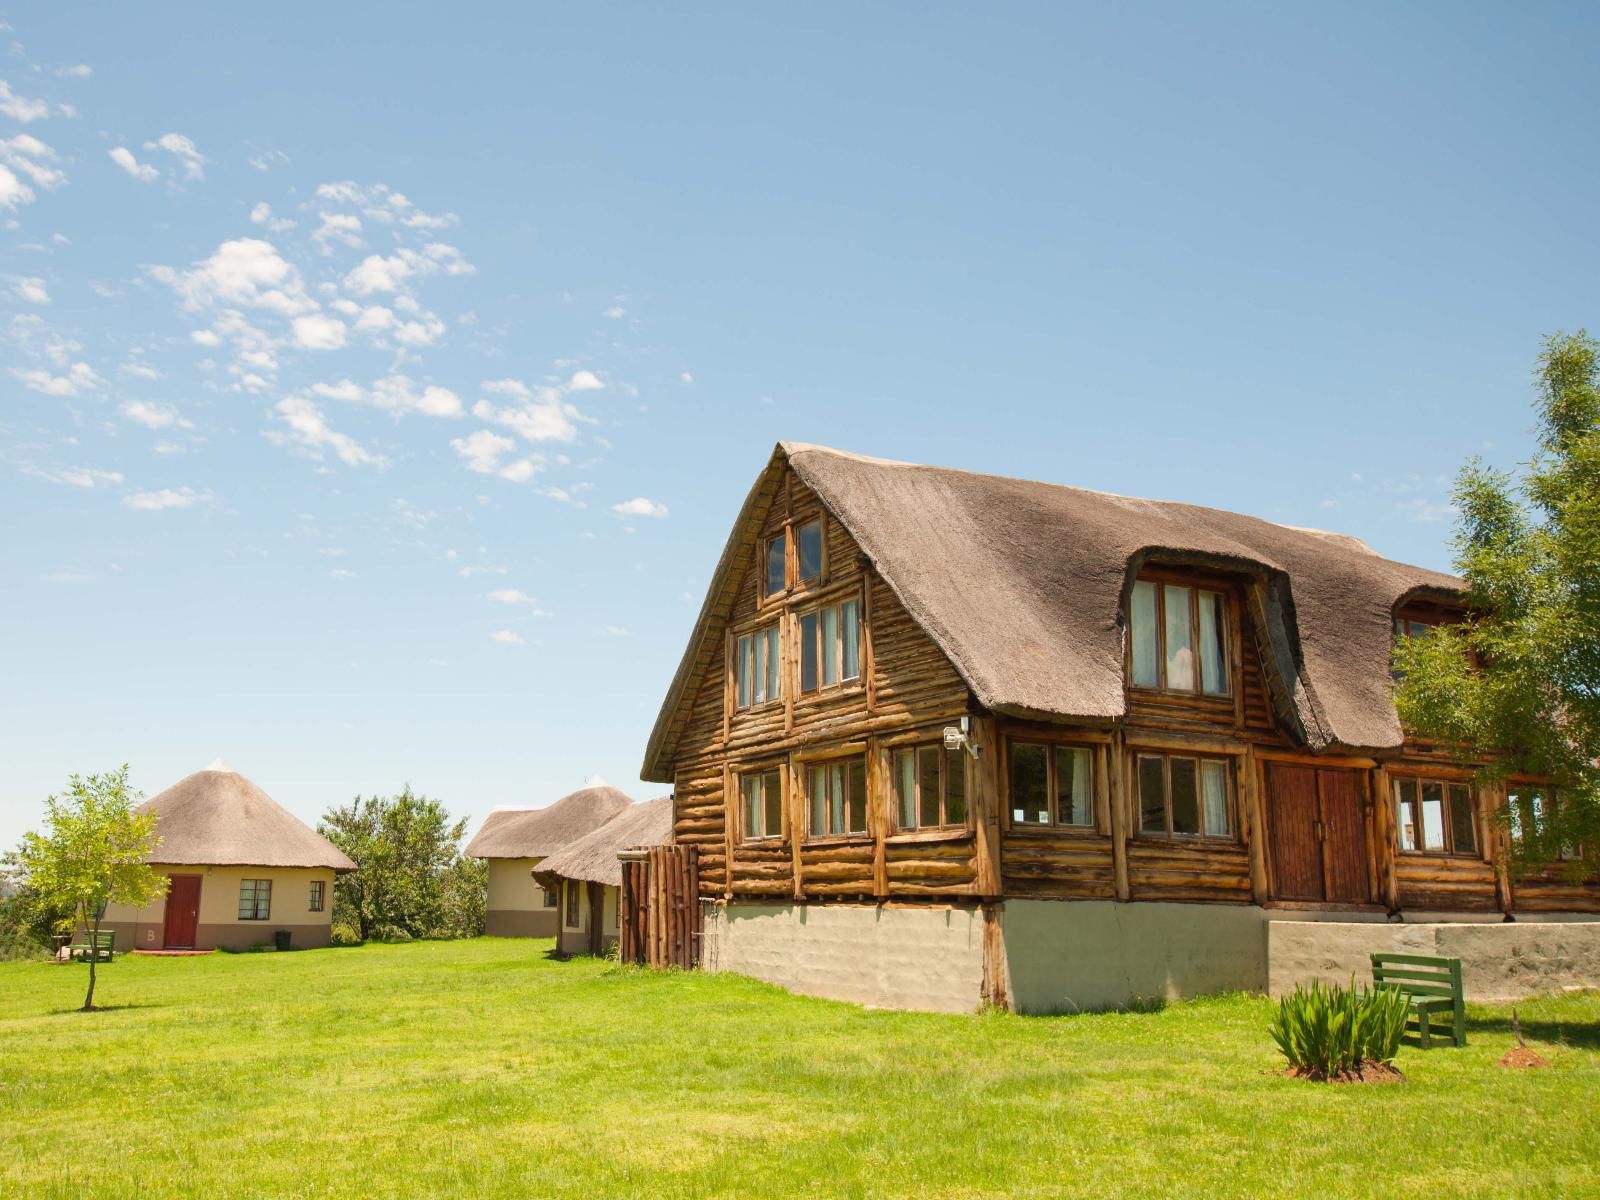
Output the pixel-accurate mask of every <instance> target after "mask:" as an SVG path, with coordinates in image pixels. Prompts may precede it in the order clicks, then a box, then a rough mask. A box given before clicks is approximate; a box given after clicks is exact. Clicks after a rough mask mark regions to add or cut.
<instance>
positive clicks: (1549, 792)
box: [1506, 781, 1584, 866]
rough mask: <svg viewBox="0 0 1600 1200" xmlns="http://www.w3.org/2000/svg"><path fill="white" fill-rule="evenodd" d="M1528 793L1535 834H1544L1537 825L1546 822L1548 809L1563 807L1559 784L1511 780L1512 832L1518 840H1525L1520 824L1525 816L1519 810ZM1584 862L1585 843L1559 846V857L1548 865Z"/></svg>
mask: <svg viewBox="0 0 1600 1200" xmlns="http://www.w3.org/2000/svg"><path fill="white" fill-rule="evenodd" d="M1525 796H1526V797H1527V800H1526V803H1527V805H1528V812H1527V816H1528V817H1529V818H1531V822H1532V824H1533V825H1534V826H1535V830H1534V836H1535V837H1542V836H1543V834H1541V833H1540V832H1539V831H1538V828H1537V826H1538V825H1539V824H1541V823H1542V819H1543V813H1544V811H1545V810H1546V809H1557V808H1560V807H1561V789H1560V788H1558V787H1552V786H1550V785H1549V784H1545V783H1531V782H1526V781H1524V782H1517V781H1508V782H1507V783H1506V808H1507V820H1508V822H1509V828H1508V833H1509V836H1510V837H1511V838H1512V840H1513V841H1514V842H1515V841H1519V840H1521V839H1522V836H1523V835H1522V832H1521V829H1520V824H1521V822H1522V820H1523V819H1524V816H1523V813H1522V812H1521V811H1519V810H1520V809H1521V806H1522V804H1523V803H1524V799H1523V798H1524V797H1525ZM1535 805H1538V807H1537V808H1535V807H1534V806H1535ZM1583 861H1584V857H1583V847H1582V846H1581V845H1578V846H1570V845H1569V846H1559V847H1557V850H1556V856H1555V857H1554V858H1553V859H1550V860H1549V862H1548V863H1547V864H1546V865H1548V866H1558V865H1560V864H1562V863H1572V862H1583Z"/></svg>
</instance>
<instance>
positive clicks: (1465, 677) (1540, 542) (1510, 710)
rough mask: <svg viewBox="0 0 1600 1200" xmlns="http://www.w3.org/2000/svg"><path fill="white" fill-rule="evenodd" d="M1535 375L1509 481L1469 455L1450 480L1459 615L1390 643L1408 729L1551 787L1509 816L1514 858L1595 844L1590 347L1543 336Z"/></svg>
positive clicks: (1598, 422) (1599, 747)
mask: <svg viewBox="0 0 1600 1200" xmlns="http://www.w3.org/2000/svg"><path fill="white" fill-rule="evenodd" d="M1535 381H1536V389H1537V401H1536V405H1535V407H1536V409H1537V411H1538V417H1539V433H1538V452H1537V453H1536V455H1535V456H1534V458H1533V460H1532V461H1531V462H1529V463H1527V464H1525V466H1524V467H1523V469H1522V473H1521V475H1520V477H1516V476H1513V475H1511V474H1509V473H1505V472H1500V471H1495V470H1491V469H1490V468H1488V467H1486V466H1485V465H1484V464H1483V462H1482V461H1481V460H1480V459H1476V458H1475V459H1473V460H1472V461H1471V462H1469V463H1468V464H1467V465H1466V466H1465V467H1464V468H1463V469H1462V471H1461V473H1460V475H1459V477H1458V478H1457V481H1456V486H1455V502H1456V508H1457V511H1458V513H1459V517H1458V525H1457V531H1456V537H1455V549H1456V555H1455V561H1456V569H1457V571H1458V572H1459V573H1460V574H1461V576H1462V578H1463V579H1464V580H1465V581H1466V584H1467V596H1468V614H1469V615H1468V617H1467V619H1466V620H1465V621H1463V622H1462V623H1460V624H1456V625H1446V626H1442V627H1440V628H1438V629H1437V630H1435V632H1434V634H1433V635H1432V636H1430V637H1426V638H1409V639H1404V640H1403V641H1402V642H1401V644H1400V645H1398V646H1397V648H1396V666H1397V668H1398V670H1399V673H1400V684H1399V688H1398V693H1397V697H1396V699H1397V703H1398V705H1399V709H1400V715H1401V718H1402V719H1403V720H1404V721H1405V722H1406V723H1407V724H1408V725H1409V726H1411V727H1412V728H1413V729H1415V730H1416V731H1417V732H1419V733H1421V734H1423V735H1424V736H1427V737H1431V738H1436V739H1438V740H1440V741H1442V742H1445V743H1446V744H1448V745H1451V746H1454V747H1456V748H1458V749H1461V750H1467V749H1469V748H1472V747H1481V748H1484V749H1486V750H1488V751H1489V752H1490V754H1489V757H1490V759H1491V762H1490V765H1489V767H1488V768H1487V774H1488V776H1489V777H1490V778H1492V779H1506V778H1508V777H1510V776H1513V775H1532V776H1538V777H1544V778H1547V779H1549V780H1550V781H1551V782H1552V783H1553V784H1555V785H1556V787H1557V788H1558V789H1559V796H1560V802H1559V804H1556V805H1551V804H1548V803H1547V804H1545V805H1544V806H1543V807H1542V811H1541V812H1540V813H1539V814H1538V819H1537V820H1532V819H1530V816H1531V814H1530V813H1527V812H1524V813H1521V814H1517V813H1510V814H1508V819H1511V820H1513V821H1514V822H1516V825H1515V827H1514V831H1515V834H1516V836H1515V837H1514V838H1513V839H1512V844H1513V855H1514V857H1515V858H1517V859H1520V860H1521V864H1522V865H1524V866H1526V865H1529V864H1534V863H1548V862H1553V861H1555V859H1556V858H1558V857H1559V856H1560V853H1559V852H1560V850H1561V848H1563V847H1573V846H1587V847H1590V848H1592V849H1593V848H1600V344H1597V343H1596V342H1595V340H1594V339H1593V338H1591V337H1590V336H1589V335H1588V334H1587V333H1586V332H1585V331H1583V330H1579V331H1578V332H1577V333H1575V334H1570V335H1569V334H1564V333H1558V334H1555V335H1554V336H1552V337H1548V338H1546V339H1545V343H1544V349H1543V352H1542V353H1541V354H1540V356H1539V367H1538V370H1537V371H1536V372H1535ZM1519 816H1520V818H1521V819H1520V820H1518V817H1519ZM1591 865H1592V864H1591ZM1577 869H1579V870H1581V869H1582V868H1581V866H1580V867H1578V868H1577Z"/></svg>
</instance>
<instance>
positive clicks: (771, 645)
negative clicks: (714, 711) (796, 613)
mask: <svg viewBox="0 0 1600 1200" xmlns="http://www.w3.org/2000/svg"><path fill="white" fill-rule="evenodd" d="M747 643H748V644H749V646H750V677H749V684H750V688H749V699H748V700H744V701H743V702H742V703H741V695H742V694H743V683H742V682H741V680H740V672H742V671H743V670H744V666H745V645H746V644H747ZM758 646H764V647H766V654H767V657H766V658H764V659H763V658H762V655H761V653H760V652H758V650H757V647H758ZM758 660H760V662H761V665H762V666H766V665H768V664H772V668H773V669H772V671H771V677H772V680H773V682H774V684H775V687H774V692H773V694H772V695H770V696H767V697H766V698H764V699H761V700H757V699H756V698H755V695H756V688H755V684H756V680H757V678H760V679H761V681H762V683H763V684H765V683H766V682H767V678H768V673H767V672H766V671H761V672H758V671H757V669H756V668H757V662H758ZM782 703H783V622H782V621H780V620H772V621H764V622H762V623H761V624H759V625H757V626H755V627H754V628H752V629H749V630H747V631H745V632H744V633H736V634H734V635H733V711H734V712H736V713H742V712H750V711H751V710H752V709H758V708H765V707H767V706H768V705H769V704H782Z"/></svg>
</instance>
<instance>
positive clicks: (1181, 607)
mask: <svg viewBox="0 0 1600 1200" xmlns="http://www.w3.org/2000/svg"><path fill="white" fill-rule="evenodd" d="M1161 604H1162V607H1163V608H1164V609H1165V610H1166V626H1165V634H1166V649H1167V686H1168V687H1169V688H1174V689H1176V690H1178V691H1183V692H1192V691H1194V631H1193V629H1192V628H1191V627H1190V621H1189V589H1188V588H1186V587H1173V586H1172V585H1171V584H1168V585H1167V586H1166V587H1164V588H1163V589H1162V596H1161Z"/></svg>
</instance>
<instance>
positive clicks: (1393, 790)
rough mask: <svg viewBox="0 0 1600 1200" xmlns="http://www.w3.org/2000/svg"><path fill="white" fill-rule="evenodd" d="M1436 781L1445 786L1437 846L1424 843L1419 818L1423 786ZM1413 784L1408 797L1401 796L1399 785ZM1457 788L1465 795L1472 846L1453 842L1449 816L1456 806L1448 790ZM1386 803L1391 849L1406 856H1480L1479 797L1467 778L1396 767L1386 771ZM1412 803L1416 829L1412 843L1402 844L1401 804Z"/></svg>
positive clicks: (1420, 817)
mask: <svg viewBox="0 0 1600 1200" xmlns="http://www.w3.org/2000/svg"><path fill="white" fill-rule="evenodd" d="M1430 783H1431V784H1438V785H1439V786H1440V787H1441V788H1443V789H1444V807H1443V810H1442V813H1441V821H1442V824H1443V831H1444V845H1443V846H1442V847H1441V848H1439V849H1437V850H1434V849H1430V848H1429V847H1428V846H1427V845H1426V842H1427V834H1426V832H1425V826H1424V823H1423V818H1422V805H1423V798H1422V797H1423V788H1424V787H1425V786H1426V785H1428V784H1430ZM1408 784H1409V785H1410V786H1411V788H1412V797H1411V799H1410V800H1402V799H1401V798H1400V789H1401V788H1402V787H1404V786H1406V785H1408ZM1455 789H1460V791H1462V792H1464V793H1465V794H1466V797H1467V811H1468V813H1469V814H1470V815H1471V820H1472V842H1473V844H1472V848H1471V849H1470V850H1462V849H1459V848H1458V847H1457V846H1456V828H1455V821H1454V820H1453V819H1452V817H1453V810H1454V808H1455V799H1454V797H1453V796H1452V795H1451V792H1452V791H1453V790H1455ZM1389 804H1390V806H1391V812H1392V814H1393V817H1394V851H1395V853H1396V854H1404V855H1407V856H1412V855H1415V856H1416V857H1418V858H1481V857H1482V851H1481V848H1480V843H1481V842H1482V841H1483V828H1482V826H1481V825H1480V824H1479V823H1478V797H1477V795H1476V792H1475V789H1474V788H1473V786H1472V784H1471V782H1470V781H1468V780H1464V779H1456V778H1451V777H1448V776H1443V775H1424V774H1417V773H1414V772H1410V771H1397V772H1393V773H1391V774H1390V775H1389ZM1402 804H1411V805H1413V806H1414V808H1413V810H1412V819H1413V821H1414V828H1415V829H1416V842H1417V844H1416V845H1415V846H1411V847H1407V846H1406V845H1405V841H1404V837H1403V830H1404V822H1403V821H1402V820H1401V816H1400V806H1401V805H1402Z"/></svg>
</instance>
